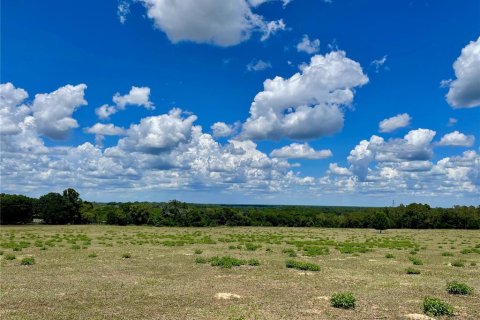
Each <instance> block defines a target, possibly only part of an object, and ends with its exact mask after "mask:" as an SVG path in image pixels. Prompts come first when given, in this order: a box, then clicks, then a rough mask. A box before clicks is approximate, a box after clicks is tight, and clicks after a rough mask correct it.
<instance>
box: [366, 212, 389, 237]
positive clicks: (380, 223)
mask: <svg viewBox="0 0 480 320" xmlns="http://www.w3.org/2000/svg"><path fill="white" fill-rule="evenodd" d="M389 225H390V221H389V219H388V216H387V214H386V213H385V212H384V211H376V212H375V213H374V214H373V215H372V218H371V220H370V226H371V227H372V228H374V229H375V230H378V231H379V232H380V233H382V231H383V230H386V229H388V227H389Z"/></svg>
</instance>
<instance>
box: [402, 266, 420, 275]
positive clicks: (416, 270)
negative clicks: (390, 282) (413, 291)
mask: <svg viewBox="0 0 480 320" xmlns="http://www.w3.org/2000/svg"><path fill="white" fill-rule="evenodd" d="M405 273H406V274H420V270H418V269H415V268H410V267H409V268H407V269H405Z"/></svg>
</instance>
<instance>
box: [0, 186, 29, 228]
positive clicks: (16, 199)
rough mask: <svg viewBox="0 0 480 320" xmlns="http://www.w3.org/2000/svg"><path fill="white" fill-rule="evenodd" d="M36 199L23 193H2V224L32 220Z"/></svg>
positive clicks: (0, 210) (0, 207)
mask: <svg viewBox="0 0 480 320" xmlns="http://www.w3.org/2000/svg"><path fill="white" fill-rule="evenodd" d="M34 200H35V199H32V198H29V197H26V196H22V195H16V194H4V193H2V194H0V224H17V223H29V222H32V219H33V202H34Z"/></svg>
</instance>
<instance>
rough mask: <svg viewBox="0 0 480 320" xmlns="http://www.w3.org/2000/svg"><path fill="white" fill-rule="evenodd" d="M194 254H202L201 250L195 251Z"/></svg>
mask: <svg viewBox="0 0 480 320" xmlns="http://www.w3.org/2000/svg"><path fill="white" fill-rule="evenodd" d="M194 253H195V254H202V253H203V250H200V249H195V251H194Z"/></svg>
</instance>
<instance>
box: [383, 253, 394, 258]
mask: <svg viewBox="0 0 480 320" xmlns="http://www.w3.org/2000/svg"><path fill="white" fill-rule="evenodd" d="M385 258H387V259H393V258H395V256H394V255H393V253H387V254H386V255H385Z"/></svg>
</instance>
